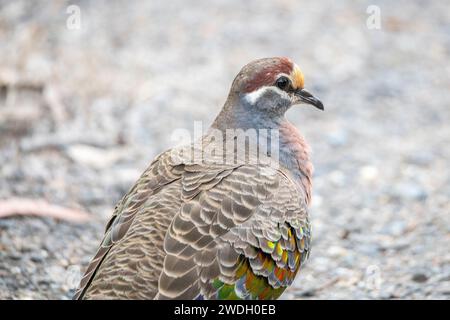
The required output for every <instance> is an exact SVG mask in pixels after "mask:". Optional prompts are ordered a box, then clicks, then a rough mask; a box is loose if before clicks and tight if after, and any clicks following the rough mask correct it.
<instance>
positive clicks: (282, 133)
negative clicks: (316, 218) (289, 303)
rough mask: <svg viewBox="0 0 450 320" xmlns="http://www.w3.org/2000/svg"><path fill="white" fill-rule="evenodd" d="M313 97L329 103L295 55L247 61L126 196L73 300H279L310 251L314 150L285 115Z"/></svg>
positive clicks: (316, 103) (310, 102) (315, 103)
mask: <svg viewBox="0 0 450 320" xmlns="http://www.w3.org/2000/svg"><path fill="white" fill-rule="evenodd" d="M305 104H307V105H312V106H314V107H316V108H318V109H320V110H324V106H323V103H322V102H321V101H320V100H319V99H318V98H316V97H315V96H314V95H313V94H311V93H310V92H309V91H307V90H306V89H305V88H304V75H303V73H302V71H301V70H300V68H299V67H298V65H297V64H296V63H294V62H293V61H292V60H291V59H290V58H286V57H271V58H262V59H257V60H254V61H252V62H250V63H248V64H247V65H245V66H244V67H243V68H242V69H241V70H240V72H239V73H238V74H237V76H236V77H235V78H234V80H233V82H232V85H231V89H230V91H229V94H228V97H227V99H226V102H225V104H224V105H223V108H222V109H221V111H220V112H219V113H218V115H217V117H216V118H215V120H214V121H213V123H212V125H211V126H210V127H209V129H208V130H207V131H206V133H204V135H203V136H202V137H201V138H200V139H197V141H194V142H192V143H190V144H187V145H183V146H177V147H174V148H171V149H168V150H167V151H165V152H162V153H161V154H159V155H158V156H157V157H156V158H155V159H154V160H153V161H152V162H151V164H150V165H149V166H148V167H147V169H146V170H145V171H144V172H143V174H142V175H141V176H140V178H139V179H138V180H137V182H136V183H135V184H134V186H133V187H132V188H131V189H130V190H129V192H128V193H127V194H126V195H125V196H124V197H123V198H122V199H121V200H120V201H119V202H118V204H117V205H116V207H115V209H114V212H113V215H112V217H111V219H110V220H109V222H108V223H107V225H106V231H105V234H104V236H103V240H102V241H101V244H100V247H99V249H98V251H97V253H96V254H95V256H94V258H93V259H92V261H91V262H90V264H89V265H88V267H87V270H86V272H85V274H84V276H83V277H82V279H81V282H80V285H79V287H78V288H77V290H76V291H75V295H74V297H73V298H74V299H188V300H241V299H242V300H272V299H278V298H279V297H280V296H281V294H282V293H283V292H284V291H285V290H286V288H288V287H289V286H290V285H291V284H292V283H293V281H294V279H295V277H296V275H297V274H298V273H299V271H300V270H301V269H303V267H304V264H305V261H306V260H307V259H308V257H309V255H310V251H311V224H310V219H309V215H308V212H309V209H308V208H309V206H310V203H311V193H312V175H313V166H312V162H311V159H310V148H309V145H308V144H307V142H306V141H305V138H304V137H303V136H302V135H301V133H300V131H299V130H298V129H297V128H296V127H295V126H294V125H293V124H292V123H290V122H289V121H288V120H287V118H286V116H285V113H286V111H287V110H289V109H290V108H291V107H292V106H294V105H305ZM255 132H256V134H255ZM242 133H244V138H242ZM239 141H241V142H242V141H244V143H243V144H242V143H241V145H240V146H238V143H237V142H239ZM264 141H265V143H266V149H267V148H268V147H267V145H269V146H272V145H274V146H275V148H271V149H270V150H265V149H264V148H263V147H264V143H261V145H259V144H258V143H259V142H264ZM242 146H244V147H242ZM255 146H259V147H258V148H255ZM242 148H244V149H242ZM250 149H252V150H259V149H262V151H261V152H260V151H257V152H250V151H249V150H250ZM272 149H273V150H272ZM260 155H262V156H261V159H259V158H258V157H259V156H260ZM263 156H264V157H263ZM263 158H264V159H263Z"/></svg>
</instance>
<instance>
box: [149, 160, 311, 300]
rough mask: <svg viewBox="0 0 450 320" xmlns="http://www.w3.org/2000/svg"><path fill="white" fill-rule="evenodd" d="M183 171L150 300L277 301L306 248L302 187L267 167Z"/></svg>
mask: <svg viewBox="0 0 450 320" xmlns="http://www.w3.org/2000/svg"><path fill="white" fill-rule="evenodd" d="M184 169H185V172H184V173H183V176H182V180H181V183H182V187H183V192H182V197H183V199H184V202H183V203H182V205H181V208H180V211H179V213H177V214H176V215H175V217H174V219H173V221H172V223H171V224H170V227H169V230H168V232H167V233H166V236H165V242H164V250H165V252H166V254H167V255H166V257H165V259H164V266H163V269H162V273H161V276H160V278H159V284H158V295H157V296H156V298H159V299H201V298H208V299H211V298H212V299H232V298H243V299H245V298H249V299H250V298H251V299H259V298H261V299H267V298H268V299H270V298H277V297H278V296H279V295H280V294H281V293H282V292H283V291H284V289H285V288H286V287H287V286H288V285H289V284H291V283H292V281H293V279H294V277H295V275H296V273H297V271H298V269H299V267H300V264H301V263H302V262H303V261H304V260H305V259H306V258H307V256H308V253H309V241H310V231H309V223H308V220H307V212H306V202H305V193H304V192H303V190H302V189H301V188H300V187H299V186H298V185H296V184H295V183H294V182H293V181H292V180H291V179H290V178H289V177H288V175H286V174H284V173H283V172H282V171H280V170H278V169H273V168H270V167H263V166H250V165H244V166H240V167H237V168H233V169H229V170H225V171H222V173H221V178H220V179H212V180H211V179H210V177H209V176H208V174H205V168H204V167H203V166H200V165H191V166H186V167H185V168H184ZM207 172H210V171H207ZM209 174H212V175H214V176H216V177H217V173H211V172H210V173H209ZM205 182H206V183H205Z"/></svg>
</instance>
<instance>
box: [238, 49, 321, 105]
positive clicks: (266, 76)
mask: <svg viewBox="0 0 450 320" xmlns="http://www.w3.org/2000/svg"><path fill="white" fill-rule="evenodd" d="M230 95H231V96H232V97H233V98H234V99H233V100H235V101H236V99H238V100H239V102H240V103H241V104H246V105H247V106H248V107H250V108H251V109H252V110H253V111H254V112H268V113H276V114H284V113H285V112H286V111H287V110H288V109H289V107H291V106H293V105H297V104H309V105H313V106H315V107H316V108H318V109H320V110H323V109H324V107H323V104H322V102H321V101H320V100H319V99H317V98H316V97H314V96H313V95H312V94H311V93H309V92H308V91H307V90H305V88H304V77H303V73H302V71H301V70H300V68H299V67H298V66H297V65H296V64H295V63H293V62H292V61H291V60H290V59H288V58H284V57H280V58H279V57H275V58H264V59H259V60H255V61H252V62H250V63H249V64H247V65H246V66H244V67H243V68H242V70H241V71H240V72H239V74H238V75H237V76H236V78H235V79H234V81H233V85H232V87H231V92H230Z"/></svg>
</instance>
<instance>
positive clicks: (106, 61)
mask: <svg viewBox="0 0 450 320" xmlns="http://www.w3.org/2000/svg"><path fill="white" fill-rule="evenodd" d="M69 4H77V5H78V6H79V8H80V10H81V11H80V12H81V16H80V17H81V20H80V22H81V24H80V29H71V27H72V26H73V24H70V23H69V27H68V26H67V19H68V17H69V14H67V13H66V10H67V7H68V5H69ZM369 5H376V6H378V8H379V9H380V13H381V28H380V29H369V28H368V27H367V25H366V20H367V18H368V16H369V15H368V14H367V12H366V10H367V8H368V6H369ZM71 21H72V20H71ZM69 22H70V21H69ZM449 22H450V10H449V7H448V4H446V3H445V1H396V2H395V3H393V2H392V1H388V0H385V1H358V2H354V1H350V0H348V1H339V3H337V2H336V1H331V0H329V1H320V2H319V1H316V2H314V3H313V2H311V1H289V0H284V1H271V2H261V1H255V0H252V1H245V2H242V1H228V0H227V1H224V0H215V1H209V2H208V5H201V6H200V5H192V4H190V5H187V2H186V1H181V0H179V1H170V4H169V3H167V2H163V1H161V2H159V3H158V2H156V1H151V2H150V1H148V2H145V3H144V2H143V1H141V2H138V1H120V2H119V1H117V2H112V1H95V2H93V1H92V2H90V1H89V2H88V1H79V2H77V1H71V2H70V3H69V2H66V1H52V2H50V1H48V2H42V1H40V2H39V3H38V2H34V1H13V2H9V1H1V2H0V57H2V58H1V59H0V199H9V198H11V197H24V198H33V199H46V200H47V201H48V202H50V203H54V204H59V205H63V206H66V207H71V208H78V209H83V210H86V211H88V212H89V213H90V216H91V219H90V220H89V221H88V222H86V223H78V224H75V223H71V222H66V221H64V220H55V219H52V218H48V217H29V216H25V217H24V216H20V217H9V218H3V219H0V298H1V299H67V298H70V297H71V295H72V294H73V292H74V286H75V285H76V283H77V280H78V277H79V274H80V272H82V271H84V268H85V267H86V266H87V264H88V262H89V261H90V259H91V257H92V256H93V254H94V252H95V251H96V248H97V246H98V244H99V241H100V238H101V236H102V232H103V228H104V225H105V222H106V220H107V218H108V216H109V215H110V214H111V213H112V209H113V207H114V205H115V203H116V201H118V199H119V198H120V197H121V196H122V195H123V194H124V193H125V192H126V191H127V190H128V188H129V187H130V186H131V185H132V183H133V182H134V181H135V179H136V178H137V177H138V175H139V174H140V172H142V171H143V170H144V168H145V167H146V166H147V164H148V163H149V162H150V161H151V160H152V158H153V157H154V156H155V155H156V154H157V153H159V152H160V151H162V150H164V149H166V148H168V147H170V146H171V145H173V140H172V139H171V137H172V133H173V132H174V129H177V128H186V129H188V130H190V131H192V130H193V121H194V120H198V121H203V122H204V126H205V127H206V126H207V124H208V123H209V122H210V121H211V120H212V119H213V118H214V116H215V115H216V113H217V112H218V111H219V109H220V107H221V105H222V103H223V102H224V100H225V97H226V94H227V91H228V89H229V86H230V83H231V81H232V79H233V77H234V75H235V74H236V73H237V72H238V71H239V69H240V67H241V66H242V65H244V64H245V63H247V62H248V61H250V60H252V59H255V58H259V57H264V56H273V55H284V56H289V57H292V58H293V59H294V60H295V61H296V62H297V63H298V64H299V65H300V66H301V67H302V69H303V71H304V73H305V75H306V85H307V87H308V88H309V89H310V91H312V92H314V93H315V94H316V95H317V96H319V97H320V98H321V99H322V101H324V103H325V106H326V112H323V113H320V112H318V111H317V110H314V109H313V108H297V109H294V110H291V111H290V112H289V114H288V117H289V118H290V119H291V121H292V122H294V123H295V124H296V125H297V127H298V128H300V130H301V131H302V132H303V134H304V135H305V136H306V138H307V140H308V141H309V143H310V144H311V146H312V149H313V161H314V164H315V178H314V195H313V205H312V208H311V211H310V214H311V218H312V223H313V237H314V238H313V251H312V254H311V259H310V261H309V263H308V264H307V265H306V267H305V268H304V270H302V272H301V274H300V276H299V277H298V278H297V280H296V282H295V285H294V286H293V287H292V288H290V289H289V290H288V291H287V292H286V293H285V294H284V296H283V297H284V298H285V299H372V298H375V299H448V298H449V297H450V253H449V249H448V248H449V240H450V223H449V222H450V221H449V213H450V203H449V197H450V171H449V162H450V148H449V147H448V146H449V143H450V127H449V125H448V123H450V108H449V105H448V101H449V98H450V97H449V89H450V79H449V76H448V75H449V74H450V67H449V64H448V61H450V23H449Z"/></svg>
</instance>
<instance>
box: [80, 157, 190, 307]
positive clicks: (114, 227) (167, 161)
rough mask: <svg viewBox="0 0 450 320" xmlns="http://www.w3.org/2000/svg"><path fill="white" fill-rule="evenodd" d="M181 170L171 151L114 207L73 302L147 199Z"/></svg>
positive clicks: (159, 159) (176, 176) (159, 158)
mask: <svg viewBox="0 0 450 320" xmlns="http://www.w3.org/2000/svg"><path fill="white" fill-rule="evenodd" d="M182 171H183V165H182V164H181V163H179V162H177V161H176V160H174V158H173V157H172V156H171V153H170V150H169V151H166V152H165V153H162V154H160V155H159V156H158V157H156V158H155V160H154V161H153V162H152V163H151V164H150V166H149V167H148V168H147V169H146V170H145V171H144V173H143V174H142V175H141V177H140V178H139V179H138V181H137V182H136V184H135V185H134V186H133V187H132V188H131V189H130V191H129V192H128V193H127V194H126V195H125V196H124V197H123V198H122V199H121V200H120V201H119V203H118V204H117V205H116V207H115V209H114V213H113V215H112V217H111V219H110V220H109V222H108V224H107V226H106V230H105V235H104V238H103V240H102V243H101V245H100V248H99V249H98V251H97V253H96V254H95V256H94V258H93V259H92V261H91V263H90V264H89V266H88V268H87V270H86V272H85V274H84V276H83V278H82V279H81V282H80V285H79V287H78V289H77V291H76V292H75V295H74V297H73V298H74V299H80V298H82V297H83V295H84V293H85V291H86V290H87V289H88V288H89V285H90V283H91V281H92V279H93V278H94V277H95V274H96V272H97V270H98V269H99V267H100V265H101V264H102V261H103V260H104V259H105V258H106V256H107V255H108V252H109V251H110V249H111V248H112V247H113V246H114V244H115V243H117V242H118V241H119V240H121V239H122V238H123V237H124V236H125V234H126V233H127V231H128V230H129V228H130V225H131V223H132V222H133V220H134V218H135V216H136V214H137V213H138V212H139V210H140V209H141V208H142V206H143V204H144V203H145V202H146V201H147V200H148V198H149V197H151V196H152V195H155V194H157V193H158V192H159V191H160V190H161V188H163V187H164V186H166V185H168V184H170V183H173V182H174V181H176V180H178V179H180V177H181V173H182Z"/></svg>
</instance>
